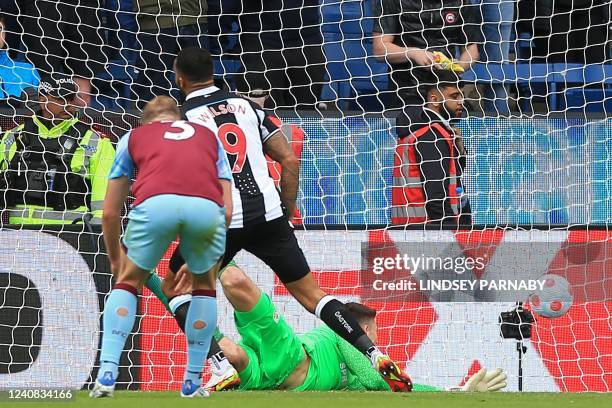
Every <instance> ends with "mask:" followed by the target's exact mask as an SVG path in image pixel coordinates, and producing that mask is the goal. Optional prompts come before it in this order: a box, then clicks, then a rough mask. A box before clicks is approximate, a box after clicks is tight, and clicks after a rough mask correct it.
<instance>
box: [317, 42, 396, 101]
mask: <svg viewBox="0 0 612 408" xmlns="http://www.w3.org/2000/svg"><path fill="white" fill-rule="evenodd" d="M323 48H324V52H325V55H326V57H327V61H328V62H327V71H328V80H329V82H330V86H329V87H324V90H323V95H322V99H323V100H334V99H336V98H338V99H339V100H340V101H339V102H340V103H339V105H340V108H342V109H349V108H351V106H350V102H351V101H353V102H354V101H356V100H357V99H358V98H359V97H360V96H364V95H370V96H372V95H377V94H379V93H380V92H381V91H384V90H385V89H386V88H387V80H388V74H387V69H388V67H387V64H386V63H384V62H380V61H377V60H376V59H375V58H374V57H372V43H371V41H369V40H364V39H352V40H351V39H342V38H341V35H340V34H335V35H329V34H326V41H325V44H324V47H323Z"/></svg>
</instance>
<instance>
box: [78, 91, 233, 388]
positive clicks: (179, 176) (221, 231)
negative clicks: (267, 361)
mask: <svg viewBox="0 0 612 408" xmlns="http://www.w3.org/2000/svg"><path fill="white" fill-rule="evenodd" d="M142 123H144V125H143V126H140V127H138V128H136V129H133V130H132V131H130V132H128V134H126V135H125V136H124V137H123V138H122V139H121V140H120V142H119V144H118V147H117V155H116V157H115V162H114V163H113V168H112V170H111V173H110V176H109V179H110V180H109V182H108V190H107V193H106V198H105V200H104V216H103V224H102V225H103V231H104V242H105V244H106V249H107V252H108V257H109V260H110V263H111V268H112V269H113V275H115V276H116V277H117V281H116V282H117V283H116V284H115V286H114V288H113V290H112V291H111V293H110V295H109V297H108V299H107V301H106V305H105V307H104V314H103V324H104V332H103V335H102V349H101V351H100V370H99V373H98V378H97V380H96V383H95V386H94V388H93V390H92V391H91V393H90V396H92V397H104V396H112V394H113V391H114V387H115V381H116V378H117V373H118V364H119V358H120V356H121V352H122V350H123V347H124V346H125V341H126V338H127V336H128V335H129V333H130V332H131V330H132V326H133V325H134V320H135V313H136V306H137V299H138V292H139V290H140V289H141V287H142V284H143V282H144V281H145V280H146V279H147V278H148V275H149V271H151V270H153V269H154V268H155V267H156V266H157V264H158V262H159V261H160V259H161V257H162V256H163V254H164V252H165V251H166V250H167V248H168V245H169V244H170V243H171V242H172V241H173V240H174V239H176V237H177V236H178V237H180V244H179V245H180V248H181V252H182V253H183V255H184V257H185V259H186V263H187V266H188V267H189V270H190V271H191V273H192V275H193V276H192V296H191V304H190V307H189V310H188V312H187V316H186V324H185V334H186V337H187V367H186V370H185V375H184V380H183V386H182V389H181V396H184V397H201V396H208V392H207V391H206V390H205V389H204V388H203V387H201V384H200V383H201V372H202V368H203V364H204V361H205V359H206V355H207V353H208V348H209V345H210V340H211V338H212V335H213V332H214V330H215V327H216V319H217V306H216V299H215V273H216V271H217V269H218V261H219V259H220V258H221V256H222V255H223V251H224V249H225V235H226V224H229V223H230V221H231V211H232V201H231V183H232V181H231V180H232V177H231V172H230V170H229V164H228V162H227V158H226V156H225V153H224V151H223V148H222V147H221V146H220V144H219V141H218V140H217V138H216V137H215V135H214V134H213V133H212V132H211V131H210V130H208V129H206V128H205V127H203V126H200V125H197V124H195V123H190V122H187V121H183V120H180V113H179V110H178V108H177V106H176V104H175V103H174V101H173V100H172V99H170V98H168V97H158V98H155V99H153V100H152V101H151V102H149V103H148V104H147V106H146V108H145V110H144V112H143V116H142ZM135 169H138V177H137V178H136V181H135V183H134V185H133V187H132V193H133V195H134V198H135V201H134V204H133V206H132V210H131V211H130V213H129V222H128V226H127V230H126V233H125V236H124V239H123V243H124V245H125V252H124V251H123V250H122V248H121V246H120V242H119V235H120V230H121V223H120V221H121V219H120V214H121V209H122V208H123V205H124V202H125V199H126V197H127V195H128V191H129V188H130V180H131V178H132V176H133V174H134V171H135Z"/></svg>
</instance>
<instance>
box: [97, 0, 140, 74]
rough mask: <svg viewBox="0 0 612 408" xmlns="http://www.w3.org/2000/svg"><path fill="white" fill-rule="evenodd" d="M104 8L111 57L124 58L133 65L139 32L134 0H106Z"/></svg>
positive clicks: (109, 55) (108, 52)
mask: <svg viewBox="0 0 612 408" xmlns="http://www.w3.org/2000/svg"><path fill="white" fill-rule="evenodd" d="M104 8H105V12H106V13H105V14H106V32H107V46H108V48H109V50H108V51H107V55H108V57H109V59H111V60H113V59H123V60H124V61H125V62H127V63H128V64H130V65H133V64H134V63H135V61H136V33H137V32H138V24H137V23H136V14H135V13H134V11H133V10H134V3H133V0H106V3H105V6H104Z"/></svg>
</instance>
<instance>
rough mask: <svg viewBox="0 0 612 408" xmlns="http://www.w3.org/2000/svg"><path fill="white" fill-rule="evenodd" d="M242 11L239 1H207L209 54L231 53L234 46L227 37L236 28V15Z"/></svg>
mask: <svg viewBox="0 0 612 408" xmlns="http://www.w3.org/2000/svg"><path fill="white" fill-rule="evenodd" d="M241 11H242V1H240V0H208V33H209V42H210V44H209V45H210V53H211V54H213V55H223V54H225V53H228V52H229V53H233V52H234V50H233V49H232V48H233V46H234V45H236V44H231V43H230V41H229V37H230V36H231V35H232V34H233V33H234V27H237V26H238V15H239V14H240V12H241Z"/></svg>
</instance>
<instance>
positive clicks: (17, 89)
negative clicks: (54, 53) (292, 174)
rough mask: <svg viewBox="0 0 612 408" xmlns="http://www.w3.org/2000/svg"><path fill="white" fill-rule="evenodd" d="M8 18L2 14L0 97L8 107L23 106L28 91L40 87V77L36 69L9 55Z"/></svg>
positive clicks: (0, 16)
mask: <svg viewBox="0 0 612 408" xmlns="http://www.w3.org/2000/svg"><path fill="white" fill-rule="evenodd" d="M5 24H6V20H5V17H4V15H2V14H0V81H1V82H0V99H1V100H2V102H3V103H2V104H1V105H0V106H3V107H4V105H7V106H8V107H13V108H17V107H21V105H22V104H23V103H24V102H25V101H26V100H27V99H28V98H27V93H28V91H30V90H32V89H34V91H35V90H36V88H37V87H38V83H39V82H40V78H39V77H38V72H36V69H35V68H34V67H33V66H32V65H31V64H28V63H25V62H15V61H14V60H13V59H12V58H11V57H10V55H9V46H8V44H7V42H6V31H5V28H6V25H5Z"/></svg>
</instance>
